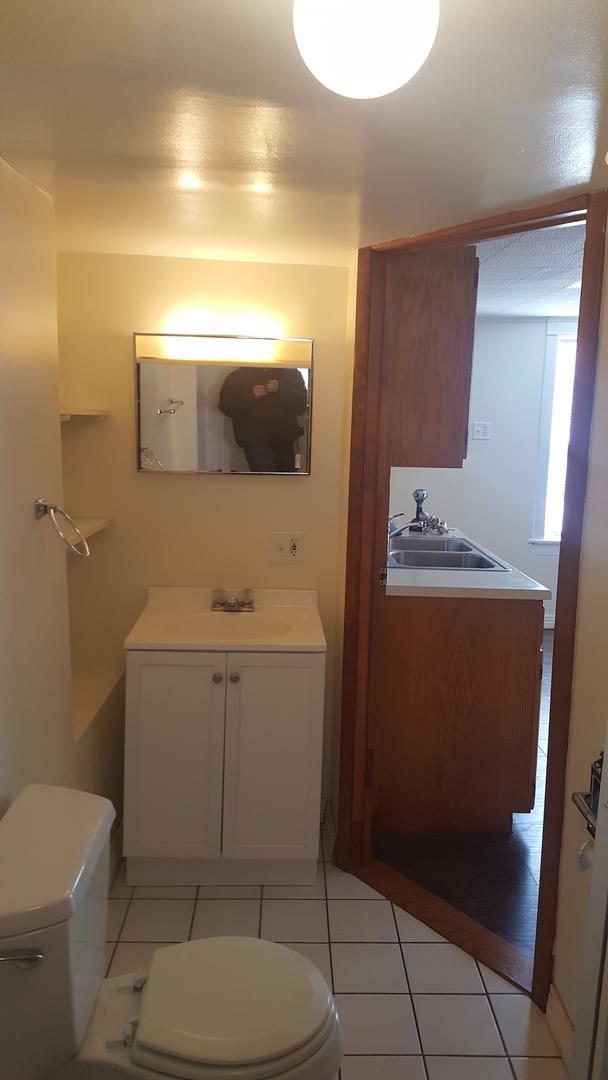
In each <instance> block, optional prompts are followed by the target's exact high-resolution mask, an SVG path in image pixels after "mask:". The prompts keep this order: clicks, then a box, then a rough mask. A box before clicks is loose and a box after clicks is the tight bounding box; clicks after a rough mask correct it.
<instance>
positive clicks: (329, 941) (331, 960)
mask: <svg viewBox="0 0 608 1080" xmlns="http://www.w3.org/2000/svg"><path fill="white" fill-rule="evenodd" d="M323 884H324V885H325V921H326V923H327V949H328V952H329V971H330V975H331V987H330V989H331V992H332V994H335V992H336V984H335V980H334V958H333V955H332V950H331V947H332V938H331V930H330V924H329V899H328V897H327V871H326V870H325V863H323Z"/></svg>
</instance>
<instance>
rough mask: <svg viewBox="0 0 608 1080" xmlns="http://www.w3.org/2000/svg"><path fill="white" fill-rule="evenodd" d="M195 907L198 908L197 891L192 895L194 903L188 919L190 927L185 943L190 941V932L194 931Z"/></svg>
mask: <svg viewBox="0 0 608 1080" xmlns="http://www.w3.org/2000/svg"><path fill="white" fill-rule="evenodd" d="M197 907H198V889H197V890H196V893H195V894H194V903H193V905H192V916H191V918H190V927H189V929H188V937H187V938H186V941H192V931H193V930H194V920H195V918H196V909H197Z"/></svg>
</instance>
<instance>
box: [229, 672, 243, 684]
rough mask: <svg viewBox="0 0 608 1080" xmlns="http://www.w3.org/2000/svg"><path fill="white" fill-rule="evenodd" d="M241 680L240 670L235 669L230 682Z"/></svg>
mask: <svg viewBox="0 0 608 1080" xmlns="http://www.w3.org/2000/svg"><path fill="white" fill-rule="evenodd" d="M240 681H241V676H240V675H239V673H238V671H233V672H232V675H231V676H230V682H240Z"/></svg>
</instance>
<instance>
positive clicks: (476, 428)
mask: <svg viewBox="0 0 608 1080" xmlns="http://www.w3.org/2000/svg"><path fill="white" fill-rule="evenodd" d="M473 438H474V439H491V438H492V424H491V423H490V421H489V420H474V421H473Z"/></svg>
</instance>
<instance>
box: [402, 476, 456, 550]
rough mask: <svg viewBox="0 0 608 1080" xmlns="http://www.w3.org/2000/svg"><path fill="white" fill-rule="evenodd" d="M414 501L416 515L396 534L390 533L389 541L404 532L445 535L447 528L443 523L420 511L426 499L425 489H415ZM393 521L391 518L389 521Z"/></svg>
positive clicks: (426, 492) (413, 493)
mask: <svg viewBox="0 0 608 1080" xmlns="http://www.w3.org/2000/svg"><path fill="white" fill-rule="evenodd" d="M412 495H413V497H414V501H415V503H416V514H415V516H414V517H413V518H412V520H411V521H408V522H407V524H406V525H402V526H401V528H400V529H397V530H396V532H393V533H391V539H393V540H394V539H395V538H396V537H397V536H403V534H404V533H405V532H418V533H423V534H426V533H428V532H436V533H440V534H443V533H446V532H447V531H448V527H447V525H446V523H445V521H442V519H441V518H439V517H435V516H434V515H431V514H427V512H426V510H423V509H422V504H423V503H424V502H425V501H426V499H428V497H429V493H428V491H427V490H426V488H415V489H414V491H413V492H412ZM401 516H402V515H401V514H394V515H393V517H401ZM390 520H391V521H392V520H393V519H392V518H391V519H390Z"/></svg>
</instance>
